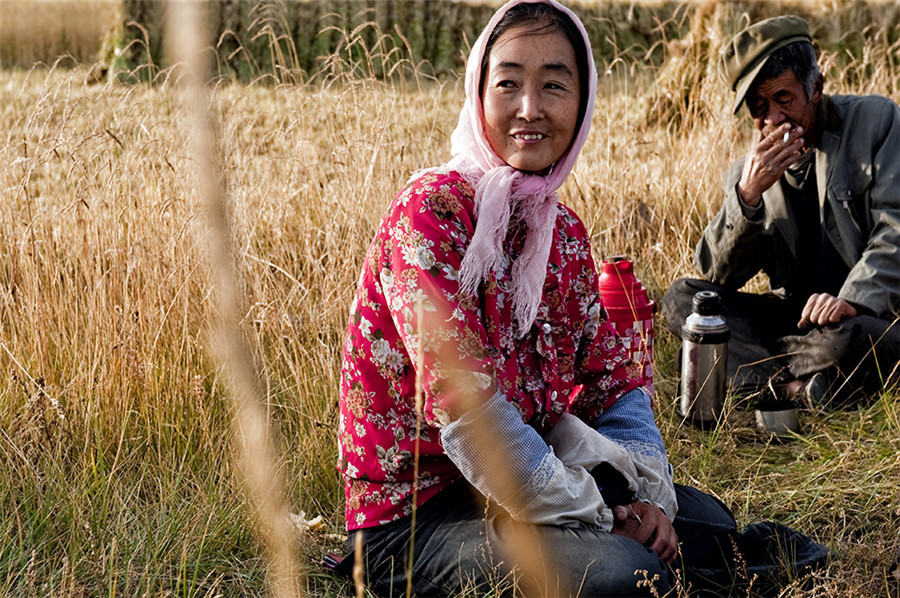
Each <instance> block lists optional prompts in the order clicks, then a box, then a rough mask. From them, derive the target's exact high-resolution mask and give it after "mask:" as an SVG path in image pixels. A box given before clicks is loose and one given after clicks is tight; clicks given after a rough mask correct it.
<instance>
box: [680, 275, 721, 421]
mask: <svg viewBox="0 0 900 598" xmlns="http://www.w3.org/2000/svg"><path fill="white" fill-rule="evenodd" d="M729 335H730V332H729V330H728V326H727V325H726V324H725V319H724V318H723V317H722V299H721V298H720V297H719V294H718V293H716V292H715V291H699V292H698V293H697V294H695V295H694V300H693V302H692V313H691V315H689V316H688V317H687V319H686V320H685V322H684V326H682V328H681V340H682V345H681V395H680V396H679V399H678V410H679V411H680V413H681V415H682V416H683V417H684V418H686V419H688V420H690V421H692V422H694V423H696V424H699V425H701V426H706V425H710V424H711V425H715V423H716V422H717V421H718V418H719V414H720V413H721V411H722V403H723V401H724V398H725V381H726V378H727V370H726V366H727V364H728V337H729Z"/></svg>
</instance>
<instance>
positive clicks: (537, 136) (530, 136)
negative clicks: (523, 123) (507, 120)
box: [510, 131, 549, 141]
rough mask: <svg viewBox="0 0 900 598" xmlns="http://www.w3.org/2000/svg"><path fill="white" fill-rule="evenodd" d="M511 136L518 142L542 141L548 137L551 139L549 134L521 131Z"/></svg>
mask: <svg viewBox="0 0 900 598" xmlns="http://www.w3.org/2000/svg"><path fill="white" fill-rule="evenodd" d="M510 135H511V136H512V138H513V139H515V140H516V141H540V140H541V139H546V138H547V137H549V136H548V135H547V134H545V133H540V132H537V131H519V132H516V133H511V134H510Z"/></svg>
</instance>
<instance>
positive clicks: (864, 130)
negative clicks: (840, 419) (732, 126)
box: [662, 16, 900, 405]
mask: <svg viewBox="0 0 900 598" xmlns="http://www.w3.org/2000/svg"><path fill="white" fill-rule="evenodd" d="M811 42H812V39H811V36H810V32H809V26H808V25H807V23H806V21H804V20H803V19H801V18H799V17H796V16H783V17H776V18H772V19H767V20H765V21H762V22H759V23H757V24H755V25H753V26H751V27H749V28H747V29H745V30H743V31H741V32H740V33H738V34H737V35H736V36H735V37H734V39H733V40H731V42H730V43H729V44H728V45H727V46H726V48H725V50H724V52H723V54H722V65H721V66H722V69H723V72H724V75H725V78H726V79H727V82H728V84H729V85H730V86H731V89H732V90H733V91H734V92H735V101H734V112H735V114H736V113H737V112H738V111H739V110H740V108H741V106H742V105H746V106H747V110H748V112H749V114H750V117H751V118H752V120H753V124H754V126H755V128H756V130H757V131H758V133H759V134H758V135H755V136H754V140H753V142H752V144H751V147H750V149H749V152H748V153H747V155H746V156H744V157H742V158H740V159H739V160H738V161H737V162H735V163H734V164H733V165H732V166H731V168H730V169H729V170H728V173H727V174H726V176H725V184H724V187H725V198H724V202H723V205H722V208H721V210H720V211H719V213H718V214H717V215H716V216H715V218H713V220H712V221H711V222H710V223H709V225H708V226H707V227H706V230H705V231H704V233H703V237H702V238H701V240H700V242H699V244H698V245H697V250H696V254H695V256H694V265H695V267H696V268H697V269H698V270H699V272H700V273H701V274H702V276H703V278H704V279H705V280H691V279H680V280H677V281H675V283H673V285H672V287H671V288H670V289H669V291H668V292H667V293H666V296H665V297H664V299H663V302H662V308H663V313H664V315H665V317H666V320H667V322H668V325H669V327H670V329H672V330H673V331H675V332H676V333H678V332H679V331H680V328H681V325H682V324H683V323H684V319H685V317H686V316H687V315H688V314H689V313H690V309H691V299H692V297H693V295H694V293H696V292H697V291H699V290H704V289H711V290H715V291H717V292H719V294H720V295H721V296H722V299H723V304H724V306H725V314H724V315H725V318H726V321H727V322H728V325H729V328H730V329H731V340H730V342H729V346H728V350H729V355H728V373H729V380H730V384H731V388H732V390H737V391H741V390H755V389H760V388H764V387H767V386H768V387H770V388H772V389H774V390H775V391H776V392H777V393H778V394H779V395H780V396H781V398H788V399H793V400H797V401H799V402H802V403H805V404H807V405H809V404H810V403H812V404H824V403H826V402H828V401H830V400H832V399H840V400H842V401H845V400H847V399H849V398H851V397H855V396H856V393H857V392H858V391H861V390H865V391H867V392H871V391H875V390H877V389H879V388H882V387H883V385H884V383H885V382H886V381H887V380H888V378H890V376H891V374H892V373H893V374H894V375H895V377H896V373H897V370H898V366H897V363H898V360H900V321H898V314H900V108H898V106H897V104H896V103H894V102H892V101H891V100H889V99H887V98H884V97H880V96H865V97H861V96H828V95H824V94H823V91H822V89H823V86H822V84H823V77H822V75H821V73H820V72H819V69H818V66H817V64H816V55H815V51H814V50H813V47H812V43H811ZM759 271H762V272H764V273H765V274H767V275H768V277H769V281H770V285H771V288H772V292H770V293H766V294H761V295H760V294H751V293H745V292H739V291H738V289H739V288H740V287H742V286H743V285H744V284H745V283H746V282H747V281H748V280H749V279H751V278H752V277H753V276H754V275H755V274H756V273H757V272H759Z"/></svg>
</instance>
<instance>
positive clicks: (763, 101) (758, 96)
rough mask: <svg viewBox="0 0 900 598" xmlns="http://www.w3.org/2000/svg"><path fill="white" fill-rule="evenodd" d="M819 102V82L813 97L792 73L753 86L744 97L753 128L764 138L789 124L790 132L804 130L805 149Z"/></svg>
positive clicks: (820, 90) (810, 139) (811, 139)
mask: <svg viewBox="0 0 900 598" xmlns="http://www.w3.org/2000/svg"><path fill="white" fill-rule="evenodd" d="M821 99H822V80H821V78H820V79H819V81H818V82H817V83H816V87H815V91H814V92H813V94H812V96H810V97H807V95H806V90H804V89H803V85H802V84H801V83H800V81H799V80H797V75H795V74H794V71H791V70H788V71H785V72H783V73H781V74H780V75H778V76H776V77H773V78H771V79H767V80H765V81H762V82H761V83H755V84H754V85H753V86H752V87H751V88H750V91H749V92H748V93H747V99H746V103H747V108H748V109H749V111H750V116H751V117H752V118H753V125H754V126H755V127H756V129H757V130H758V131H760V132H761V133H762V134H763V136H768V135H770V134H771V133H772V132H773V131H774V130H775V129H777V128H778V127H779V126H780V125H781V124H783V123H785V122H788V123H790V124H791V128H796V127H798V126H799V127H803V138H804V144H803V145H804V147H805V148H808V147H810V146H811V145H812V142H813V141H814V140H815V124H816V106H817V105H818V103H819V100H821Z"/></svg>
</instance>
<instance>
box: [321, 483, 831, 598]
mask: <svg viewBox="0 0 900 598" xmlns="http://www.w3.org/2000/svg"><path fill="white" fill-rule="evenodd" d="M675 489H676V494H677V498H678V505H679V510H678V515H677V517H676V519H675V522H674V525H675V529H676V532H677V533H678V537H679V543H680V548H681V553H680V557H679V562H678V564H677V565H676V566H675V568H674V570H673V568H670V567H668V566H666V565H665V564H663V563H662V562H660V560H659V559H658V558H657V555H656V553H655V552H653V551H651V550H649V549H648V548H646V547H644V546H642V545H640V544H638V543H637V542H635V541H633V540H631V539H628V538H624V537H622V536H617V535H614V534H611V533H608V532H603V531H601V530H599V529H597V528H594V527H592V526H587V525H576V526H568V527H553V526H531V528H532V529H531V530H529V533H530V535H529V537H530V538H534V539H536V540H537V542H536V543H537V545H536V546H527V547H523V546H516V545H512V544H511V542H515V541H519V538H521V535H519V533H520V532H521V529H519V526H521V525H523V524H520V523H517V522H515V521H513V520H512V519H511V518H510V517H509V516H508V515H507V514H506V513H505V511H503V510H502V509H500V508H499V507H497V506H496V505H490V504H489V505H487V506H486V505H485V501H484V499H483V497H481V496H480V495H479V494H478V493H477V492H476V491H475V490H474V489H472V488H471V487H470V486H469V485H468V484H466V483H465V482H458V483H456V484H454V485H453V486H451V487H450V488H448V489H447V490H446V491H445V492H443V493H442V494H441V495H439V496H437V497H435V498H434V499H432V500H431V501H429V502H428V503H426V504H425V505H423V506H422V507H421V508H420V509H419V510H418V512H417V515H416V518H417V521H416V531H415V558H414V560H413V575H412V579H413V591H414V593H415V595H417V596H448V595H456V594H460V593H467V595H480V594H483V593H484V592H487V591H489V590H491V589H494V590H497V589H499V590H500V591H501V593H506V594H512V593H513V575H515V580H516V585H517V586H518V593H520V594H522V593H524V594H526V595H529V596H533V595H541V596H575V595H579V596H585V597H588V596H589V597H604V596H609V597H618V596H622V597H624V596H654V595H658V596H663V595H665V594H666V592H668V591H670V590H671V589H672V587H673V586H674V584H675V583H676V579H677V578H678V577H679V576H681V580H680V582H681V584H682V586H683V587H684V586H685V584H690V585H691V586H692V587H693V588H694V589H703V590H704V591H706V592H707V593H705V594H702V595H714V594H716V593H719V591H721V593H722V595H728V594H729V593H731V592H732V591H733V590H734V585H735V584H740V581H741V579H740V578H741V577H742V576H744V577H749V576H750V575H751V574H755V572H754V571H749V572H748V571H744V572H742V571H739V570H737V569H736V568H735V566H734V560H735V554H734V553H735V548H736V547H738V549H740V548H739V547H740V544H741V540H740V538H741V535H740V534H739V533H738V532H737V530H736V525H735V520H734V517H732V515H731V513H730V512H729V510H728V509H727V508H726V507H725V505H724V504H722V502H721V501H719V500H718V499H716V498H715V497H713V496H710V495H708V494H705V493H703V492H700V491H699V490H696V489H695V488H690V487H688V486H681V485H676V486H675ZM779 527H780V528H782V529H780V530H776V531H786V532H788V535H790V534H796V532H793V531H792V530H788V528H783V526H779ZM769 531H771V530H768V529H767V530H762V531H760V533H759V534H757V535H760V534H761V535H762V536H766V535H767V534H768V533H769ZM356 533H362V534H363V538H364V551H363V552H364V559H365V563H364V568H365V572H366V583H367V587H368V588H369V589H370V590H371V591H372V592H374V593H375V594H377V595H379V596H401V595H404V594H405V591H406V583H407V581H406V580H407V575H406V568H407V558H408V555H409V545H410V519H409V518H404V519H402V520H399V521H395V522H393V523H389V524H387V525H383V526H379V527H375V528H368V529H365V530H363V531H362V532H356ZM354 535H355V534H351V535H350V538H349V539H348V550H350V551H351V553H350V554H348V556H347V558H345V559H344V561H343V562H342V563H341V565H340V567H339V569H340V570H343V571H345V572H349V570H350V568H351V567H352V563H353V555H352V548H353V546H354V540H355V539H354ZM797 539H799V540H802V541H806V542H810V543H812V541H811V540H809V539H808V538H806V537H805V536H801V535H799V534H797ZM760 541H761V542H762V543H763V544H761V548H760V549H759V550H758V552H761V553H765V552H766V551H767V550H768V549H767V548H765V546H763V545H764V544H765V542H766V541H768V540H767V539H766V537H762V538H760ZM812 544H813V545H814V546H816V547H818V548H820V549H821V551H820V552H822V554H823V555H824V556H827V550H825V549H824V547H820V546H819V545H816V544H815V543H812ZM519 550H531V551H536V552H533V553H532V556H531V558H530V559H529V562H532V563H533V562H535V560H536V561H537V562H540V563H542V564H543V566H542V567H541V570H540V571H528V570H523V569H522V568H521V567H516V561H517V559H518V555H519V554H520V553H519V552H518V551H519ZM772 552H774V553H780V555H781V556H783V554H784V552H782V551H781V550H780V549H779V547H778V546H777V540H776V541H775V544H773V547H772ZM535 555H537V559H535ZM774 556H778V555H774ZM753 558H756V557H755V556H754V557H753ZM739 560H741V559H739ZM764 560H765V559H764ZM776 560H777V559H775V558H774V557H769V558H768V561H767V562H766V566H767V567H770V568H771V567H776V568H777V567H780V566H781V564H779V563H777V562H776ZM741 562H742V563H743V564H744V565H745V566H747V565H749V566H750V567H753V566H755V565H756V563H753V562H750V563H748V562H747V559H743V560H742V561H741ZM646 580H650V583H652V585H653V586H654V588H655V592H656V593H655V594H654V590H651V588H650V585H649V583H648V582H647V581H646ZM745 581H749V579H747V580H745ZM760 587H761V584H760V581H759V580H756V583H755V585H754V588H760Z"/></svg>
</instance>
